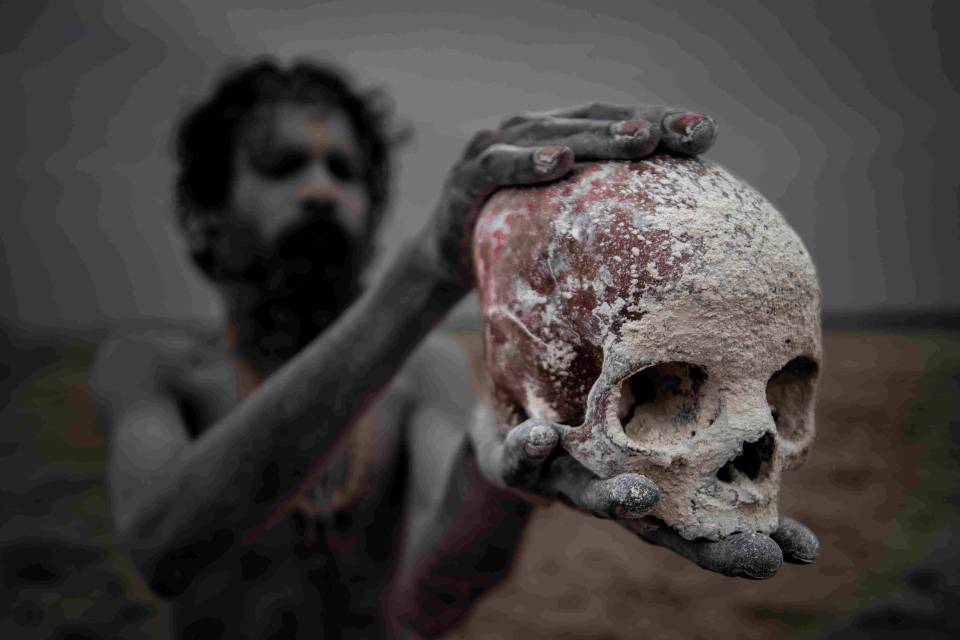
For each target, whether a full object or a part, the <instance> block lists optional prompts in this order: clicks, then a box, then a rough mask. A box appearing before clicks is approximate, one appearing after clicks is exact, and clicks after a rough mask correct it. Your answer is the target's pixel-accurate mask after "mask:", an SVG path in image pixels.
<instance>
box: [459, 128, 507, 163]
mask: <svg viewBox="0 0 960 640" xmlns="http://www.w3.org/2000/svg"><path fill="white" fill-rule="evenodd" d="M497 142H500V132H499V131H492V130H490V129H484V130H482V131H478V132H477V133H476V135H474V136H473V138H471V139H470V142H468V143H467V148H466V149H465V150H464V152H463V159H464V160H472V159H473V158H476V157H477V156H478V155H480V153H481V152H482V151H483V150H484V149H487V148H488V147H491V146H493V145H494V144H496V143H497Z"/></svg>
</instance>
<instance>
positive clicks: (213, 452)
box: [95, 246, 464, 596]
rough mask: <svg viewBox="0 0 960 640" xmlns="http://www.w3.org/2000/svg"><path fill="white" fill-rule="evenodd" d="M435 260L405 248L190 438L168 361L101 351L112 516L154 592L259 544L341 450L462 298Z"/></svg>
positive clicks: (175, 588) (177, 588) (173, 588)
mask: <svg viewBox="0 0 960 640" xmlns="http://www.w3.org/2000/svg"><path fill="white" fill-rule="evenodd" d="M433 264H434V263H432V262H430V258H429V256H428V255H427V254H426V252H424V251H423V250H421V249H420V248H419V247H416V246H411V247H410V248H408V250H406V251H405V252H403V253H402V254H401V255H400V257H399V258H398V259H397V260H396V262H395V263H394V265H393V268H392V270H391V271H390V272H389V273H388V274H387V276H386V277H384V278H383V279H382V280H381V281H380V282H379V283H378V284H376V285H375V286H374V287H372V288H371V289H370V290H369V291H368V292H367V293H366V294H365V295H364V296H363V297H362V298H361V299H360V300H359V301H358V302H357V303H356V304H355V305H354V306H353V307H351V308H350V309H349V310H348V311H347V312H346V313H345V314H344V316H343V317H342V318H341V319H340V320H339V321H338V322H337V323H336V324H335V325H334V326H333V327H331V329H330V330H329V331H328V332H326V333H325V334H323V335H322V336H320V337H319V338H317V339H316V340H315V341H314V342H313V343H311V344H310V345H308V346H307V347H306V348H305V349H304V350H303V351H302V352H301V353H300V354H298V356H297V357H295V358H294V359H293V360H291V361H290V362H289V363H287V365H286V366H284V367H283V368H282V369H280V370H279V371H278V372H277V373H276V374H275V375H274V376H272V377H271V378H270V379H268V380H267V381H266V382H265V383H264V384H262V385H261V386H260V387H259V388H258V389H257V391H256V392H255V393H254V394H253V395H251V396H250V397H249V398H248V399H247V400H246V401H244V402H243V403H241V404H240V405H239V406H237V408H236V409H235V410H234V411H232V412H231V413H229V414H228V415H227V416H226V417H224V418H223V419H222V420H221V421H220V422H218V423H217V424H215V425H213V426H212V427H211V428H209V429H208V430H207V431H206V432H205V433H204V435H203V436H201V437H200V438H199V439H197V440H195V441H191V440H189V439H188V437H187V435H186V430H185V429H184V427H183V422H182V418H181V417H180V415H179V412H178V409H177V406H176V402H175V400H174V399H173V397H172V396H171V395H170V394H169V393H167V392H165V389H164V385H163V383H162V382H163V377H164V376H165V375H166V376H169V375H170V374H171V373H173V374H174V375H175V372H170V371H166V372H164V371H163V369H164V367H165V366H166V365H165V360H164V356H165V355H166V356H169V355H170V354H169V353H163V350H162V349H159V350H157V351H158V352H157V353H154V354H145V353H142V351H143V349H141V350H140V351H141V352H140V353H129V351H130V349H126V351H127V352H128V353H126V354H121V353H115V354H113V355H111V354H110V353H106V354H104V360H110V359H113V360H114V362H112V363H109V364H107V363H105V364H106V366H103V367H101V369H104V370H106V372H105V373H101V375H99V376H98V378H99V382H98V381H96V380H95V387H98V388H99V390H100V395H101V396H102V397H103V398H104V399H103V400H101V403H100V404H101V406H102V407H103V409H104V411H105V413H106V415H105V419H106V421H107V422H108V423H109V424H110V425H111V426H112V430H113V431H114V434H113V437H112V438H111V442H112V444H111V447H112V455H111V464H110V469H109V475H110V485H111V492H112V496H113V509H114V520H115V523H116V526H117V533H118V534H119V536H120V537H121V539H123V540H124V542H125V545H126V546H127V547H128V549H129V551H130V552H131V554H132V556H133V558H134V560H135V562H136V563H137V564H138V566H140V568H141V570H142V571H143V572H144V574H145V576H146V577H147V580H148V581H149V582H150V584H151V586H153V588H154V589H155V590H156V591H157V592H158V593H160V594H161V595H167V596H173V595H176V594H177V593H179V592H181V591H182V590H183V589H184V588H185V586H186V584H187V583H188V582H189V580H190V579H191V578H192V577H193V576H194V575H195V574H196V571H198V570H199V569H200V568H201V567H202V566H204V565H205V564H208V563H209V562H212V561H213V560H215V559H216V558H217V557H218V556H219V555H221V554H222V553H224V552H225V551H226V550H227V549H228V548H229V547H231V546H232V545H235V544H237V543H239V542H242V541H243V540H244V539H245V538H247V537H249V536H251V535H255V534H256V532H257V531H258V529H259V528H260V527H261V526H263V525H264V523H266V522H269V520H270V517H271V516H273V515H276V514H277V513H278V510H281V509H282V507H283V503H284V500H285V499H286V498H288V497H290V496H292V495H293V494H294V493H295V492H296V491H297V489H298V488H299V487H300V486H301V485H302V483H303V482H304V481H306V480H307V479H308V477H309V474H310V471H311V469H313V468H315V466H316V465H317V464H318V461H319V462H321V463H322V462H323V459H324V456H325V455H329V454H331V453H332V452H333V451H334V450H335V449H336V444H337V443H338V441H339V439H340V438H341V437H342V435H343V434H344V433H345V432H346V431H347V427H349V426H350V425H351V424H352V423H353V421H354V420H355V419H356V418H357V417H358V416H359V414H360V413H362V411H363V410H364V408H365V407H366V406H368V405H369V403H370V402H372V401H373V399H374V398H375V396H376V395H377V394H378V393H379V391H380V390H381V389H382V388H383V387H384V386H385V385H386V384H387V383H388V382H389V381H390V379H391V377H392V376H393V374H394V373H395V372H396V371H397V370H398V369H399V367H400V366H401V364H402V363H403V361H404V359H405V358H406V357H407V356H408V355H409V353H410V352H411V351H412V350H413V349H414V348H416V346H417V345H418V344H419V342H420V341H421V340H422V338H423V337H424V336H425V335H426V334H427V333H428V332H429V331H430V329H431V328H432V327H433V326H434V325H435V323H436V322H437V321H438V320H439V318H440V317H441V316H442V315H443V314H444V313H445V312H446V311H447V310H448V309H449V308H450V306H452V305H453V304H454V303H455V302H456V301H457V300H458V299H459V298H460V297H461V296H462V295H463V293H464V290H463V289H461V288H459V287H453V286H451V285H450V284H449V283H445V282H444V281H443V279H442V278H441V277H439V275H438V273H437V272H436V270H435V268H434V267H433V266H432V265H433ZM128 346H129V345H128ZM134 351H136V349H134ZM151 358H152V361H151ZM170 359H175V358H173V357H171V358H170ZM111 370H112V373H111ZM144 372H148V373H146V374H145V373H144Z"/></svg>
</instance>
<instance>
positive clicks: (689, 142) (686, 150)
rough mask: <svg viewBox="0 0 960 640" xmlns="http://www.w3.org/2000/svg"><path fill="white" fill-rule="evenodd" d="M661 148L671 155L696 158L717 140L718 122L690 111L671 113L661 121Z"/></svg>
mask: <svg viewBox="0 0 960 640" xmlns="http://www.w3.org/2000/svg"><path fill="white" fill-rule="evenodd" d="M659 122H660V124H661V129H662V133H661V135H660V147H661V148H662V149H664V150H666V151H669V152H671V153H682V154H684V155H691V156H695V155H698V154H701V153H703V152H704V151H706V150H707V149H709V148H710V147H711V146H713V143H714V141H715V140H716V139H717V122H716V120H714V119H713V118H711V117H709V116H705V115H703V114H701V113H692V112H690V111H670V112H668V113H666V114H665V115H664V116H663V117H662V119H661V120H660V121H659Z"/></svg>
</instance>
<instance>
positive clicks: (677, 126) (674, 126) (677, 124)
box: [665, 111, 706, 136]
mask: <svg viewBox="0 0 960 640" xmlns="http://www.w3.org/2000/svg"><path fill="white" fill-rule="evenodd" d="M665 120H666V122H665V124H666V125H667V128H668V129H670V130H671V131H673V132H674V133H676V134H677V135H681V136H689V135H691V134H692V133H693V131H694V129H696V127H697V125H698V124H700V123H701V122H704V121H705V120H706V116H703V115H701V114H699V113H686V112H683V111H680V112H677V113H675V114H671V115H668V116H667V117H666V118H665Z"/></svg>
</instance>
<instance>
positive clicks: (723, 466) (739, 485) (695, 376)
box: [474, 155, 821, 540]
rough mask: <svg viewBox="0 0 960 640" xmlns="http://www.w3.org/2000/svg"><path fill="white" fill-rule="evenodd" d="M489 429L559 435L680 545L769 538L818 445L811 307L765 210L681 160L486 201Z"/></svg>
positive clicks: (481, 230)
mask: <svg viewBox="0 0 960 640" xmlns="http://www.w3.org/2000/svg"><path fill="white" fill-rule="evenodd" d="M474 265H475V269H476V275H477V280H478V284H479V289H480V295H481V303H482V313H483V337H484V348H485V362H486V367H487V370H488V372H489V374H490V377H491V379H492V382H493V387H494V405H495V406H494V408H495V411H496V413H497V416H498V419H499V421H500V424H501V425H503V427H504V428H511V427H513V426H515V425H516V424H518V423H519V422H521V421H522V420H524V419H526V418H527V417H539V418H544V419H548V420H552V421H555V422H558V423H561V424H563V425H565V426H564V427H563V428H564V434H563V446H564V448H565V449H566V451H567V452H569V454H570V455H571V456H573V457H574V458H575V459H576V460H578V461H579V462H580V463H582V464H583V465H585V466H586V467H588V468H589V469H591V470H592V471H593V472H594V473H596V474H598V475H599V476H601V477H609V476H612V475H616V474H620V473H625V472H637V473H642V474H644V475H646V476H647V477H649V478H651V479H652V480H654V481H655V482H656V483H657V484H658V486H659V487H660V490H661V494H662V497H661V500H660V502H659V504H658V505H657V507H656V509H655V510H654V512H653V514H652V515H653V516H654V517H655V518H657V519H659V520H661V521H663V522H665V523H667V524H668V525H669V526H671V527H673V528H674V529H675V530H676V531H678V532H679V533H680V534H681V535H682V536H684V537H685V538H687V539H694V538H708V539H712V540H717V539H720V538H723V537H726V536H728V535H730V534H732V533H735V532H741V531H759V532H763V533H770V532H772V531H773V530H774V529H776V526H777V515H778V514H777V500H778V492H779V485H780V478H781V473H782V471H783V470H784V469H787V468H789V467H791V466H795V465H796V464H798V463H799V462H800V461H801V460H802V458H803V456H804V454H805V453H806V451H807V449H808V447H809V446H810V443H811V441H812V439H813V434H814V425H813V405H814V395H815V391H816V383H817V375H818V370H819V363H820V359H821V344H820V289H819V286H818V284H817V278H816V273H815V270H814V267H813V264H812V262H811V260H810V256H809V254H808V253H807V251H806V249H805V248H804V246H803V244H802V242H801V241H800V239H799V238H798V237H797V235H796V233H795V232H794V231H793V230H792V229H791V228H790V226H789V225H788V224H787V223H786V221H785V220H784V219H783V217H782V216H781V215H780V214H779V213H778V212H777V210H776V209H774V207H773V206H772V205H771V204H770V203H769V202H768V201H767V200H766V199H764V198H763V197H762V196H761V195H760V194H758V193H757V192H756V191H755V190H754V189H753V188H751V187H750V186H749V185H747V184H745V183H744V182H743V181H742V180H740V179H738V178H736V177H734V176H732V175H731V174H730V173H728V172H727V171H726V170H724V169H723V168H722V167H720V166H718V165H716V164H714V163H710V162H706V161H703V160H698V159H692V158H678V157H673V156H665V155H662V156H654V157H652V158H651V159H649V160H644V161H640V162H611V163H599V164H588V165H583V166H579V165H578V166H577V168H576V169H575V170H574V172H573V173H572V175H571V176H569V177H568V178H565V179H563V180H561V181H558V182H555V183H551V184H549V185H545V186H539V187H523V188H514V189H507V190H503V191H500V192H498V193H496V194H495V195H494V196H493V197H492V198H491V200H490V201H489V202H488V203H487V205H486V206H485V207H484V209H483V212H482V213H481V216H480V219H479V221H478V224H477V227H476V231H475V236H474Z"/></svg>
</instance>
